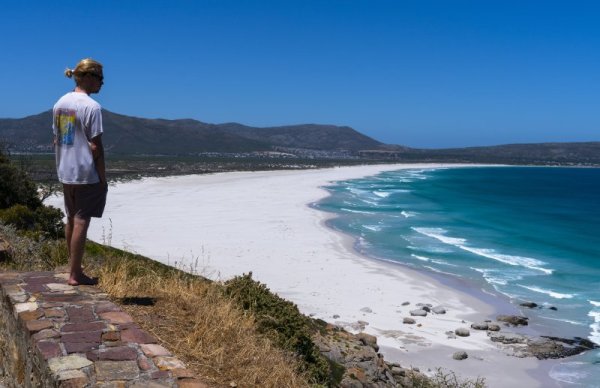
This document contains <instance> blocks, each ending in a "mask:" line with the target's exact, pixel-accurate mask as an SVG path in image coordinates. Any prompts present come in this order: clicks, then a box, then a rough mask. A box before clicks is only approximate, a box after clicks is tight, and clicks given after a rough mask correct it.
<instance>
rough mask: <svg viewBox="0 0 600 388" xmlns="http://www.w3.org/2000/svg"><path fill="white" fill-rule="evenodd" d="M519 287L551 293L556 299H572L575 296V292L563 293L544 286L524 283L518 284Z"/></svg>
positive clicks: (541, 292)
mask: <svg viewBox="0 0 600 388" xmlns="http://www.w3.org/2000/svg"><path fill="white" fill-rule="evenodd" d="M517 285H518V286H519V287H523V288H526V289H528V290H530V291H533V292H539V293H540V294H546V295H549V296H551V297H553V298H555V299H571V298H573V297H574V296H575V294H562V293H560V292H556V291H552V290H545V289H543V288H540V287H535V286H524V285H522V284H517Z"/></svg>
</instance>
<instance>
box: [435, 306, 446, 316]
mask: <svg viewBox="0 0 600 388" xmlns="http://www.w3.org/2000/svg"><path fill="white" fill-rule="evenodd" d="M431 312H433V313H434V314H446V309H445V308H444V307H442V306H435V307H434V308H432V309H431Z"/></svg>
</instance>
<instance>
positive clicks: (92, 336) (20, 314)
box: [0, 272, 207, 388]
mask: <svg viewBox="0 0 600 388" xmlns="http://www.w3.org/2000/svg"><path fill="white" fill-rule="evenodd" d="M67 279H68V274H64V273H54V272H3V273H0V301H3V302H2V303H3V304H2V303H0V306H1V307H0V309H4V310H6V309H8V310H9V311H8V314H7V316H8V317H10V318H11V319H14V320H15V327H17V328H18V330H22V331H23V335H22V336H21V334H19V333H15V336H16V335H19V336H21V337H23V338H26V339H27V341H29V345H28V346H30V348H29V349H30V350H28V351H27V357H36V358H39V359H41V360H46V361H33V362H32V363H33V364H36V365H48V368H49V370H50V371H49V372H44V373H45V374H47V375H51V376H53V378H54V379H55V380H54V381H53V382H52V386H60V387H83V386H104V387H108V386H111V387H112V386H123V387H125V386H127V387H150V388H153V387H155V388H160V387H206V386H207V385H205V384H204V383H203V382H202V381H200V380H198V379H196V378H195V376H194V374H193V373H192V372H191V371H189V370H188V369H186V368H185V365H184V363H183V362H181V361H180V360H179V359H177V358H176V357H174V356H173V355H172V353H171V352H170V351H169V350H168V349H166V348H165V347H163V346H161V345H159V344H157V342H158V341H157V340H156V338H154V337H153V336H152V335H150V334H149V333H148V332H146V331H145V330H143V329H141V328H140V327H139V326H137V325H136V324H135V322H134V320H133V318H132V317H131V316H130V315H129V314H127V313H125V312H124V311H122V310H121V309H120V307H119V306H118V305H116V304H114V303H112V302H110V301H109V300H108V296H107V294H106V293H104V292H102V290H100V289H99V288H97V287H92V286H70V285H68V284H67ZM3 312H4V311H0V313H3ZM18 330H17V331H18ZM9 340H12V339H10V338H9Z"/></svg>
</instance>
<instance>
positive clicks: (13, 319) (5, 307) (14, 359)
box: [0, 284, 52, 387]
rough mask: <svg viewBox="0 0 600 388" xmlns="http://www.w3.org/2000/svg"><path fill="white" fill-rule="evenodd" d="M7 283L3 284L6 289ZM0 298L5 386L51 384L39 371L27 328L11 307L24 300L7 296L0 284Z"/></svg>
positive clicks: (1, 372) (0, 348)
mask: <svg viewBox="0 0 600 388" xmlns="http://www.w3.org/2000/svg"><path fill="white" fill-rule="evenodd" d="M11 286H13V285H11V284H7V285H6V287H7V288H10V287H11ZM7 291H8V290H7ZM0 297H1V298H2V302H1V306H0V375H2V376H3V378H4V383H5V384H6V385H7V386H9V387H40V386H51V385H52V382H51V381H48V380H47V376H46V377H44V374H43V373H42V371H43V369H45V366H42V365H40V360H39V358H38V357H36V356H35V355H34V350H33V349H32V346H31V341H30V339H29V338H28V337H29V336H28V335H26V333H27V331H26V330H25V328H24V327H23V326H22V324H21V323H20V322H19V319H18V315H17V312H16V311H15V310H14V309H13V307H14V305H15V304H16V303H19V302H21V301H23V302H25V300H23V296H18V295H14V296H13V297H12V298H11V297H10V296H9V295H8V294H7V292H6V291H5V287H2V288H1V289H0Z"/></svg>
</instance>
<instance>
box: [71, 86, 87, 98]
mask: <svg viewBox="0 0 600 388" xmlns="http://www.w3.org/2000/svg"><path fill="white" fill-rule="evenodd" d="M73 91H74V92H76V93H85V94H87V95H88V96H89V95H90V93H89V92H88V91H87V90H85V89H83V88H81V87H80V86H75V90H73Z"/></svg>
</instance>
